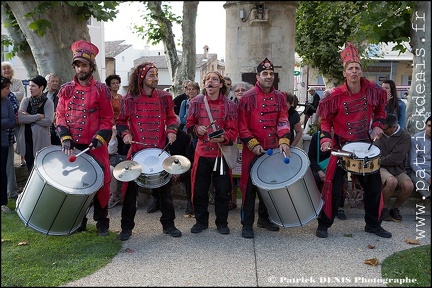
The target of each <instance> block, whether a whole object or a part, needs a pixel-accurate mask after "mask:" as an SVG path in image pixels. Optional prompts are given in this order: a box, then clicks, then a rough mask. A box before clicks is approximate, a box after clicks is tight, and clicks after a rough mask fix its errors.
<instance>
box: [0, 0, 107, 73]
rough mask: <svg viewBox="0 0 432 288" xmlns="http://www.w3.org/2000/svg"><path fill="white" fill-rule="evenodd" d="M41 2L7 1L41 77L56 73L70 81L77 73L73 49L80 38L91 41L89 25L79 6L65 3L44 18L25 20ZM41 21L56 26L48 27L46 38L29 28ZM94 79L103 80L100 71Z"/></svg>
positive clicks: (52, 9)
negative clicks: (79, 10) (81, 18)
mask: <svg viewBox="0 0 432 288" xmlns="http://www.w3.org/2000/svg"><path fill="white" fill-rule="evenodd" d="M40 3H41V2H29V1H18V2H12V1H7V4H8V5H9V7H10V9H11V11H12V13H13V14H14V16H15V19H16V20H17V23H18V25H19V27H20V29H21V31H22V32H23V34H24V36H25V38H26V39H27V42H28V45H29V47H30V49H31V51H32V54H33V57H34V59H35V62H36V65H37V67H38V74H40V75H42V76H45V75H46V74H48V73H56V74H57V75H59V76H60V78H61V80H62V81H70V80H72V79H73V76H74V74H75V73H74V70H73V69H72V68H71V60H72V51H71V49H70V46H71V45H72V43H73V42H75V41H77V40H80V39H82V40H88V41H90V34H89V31H88V27H87V22H86V21H85V20H79V18H78V17H77V12H78V8H77V7H72V6H69V5H66V4H64V3H63V2H61V4H60V5H57V6H55V7H53V8H51V9H49V10H48V11H46V12H45V13H43V14H41V15H35V16H32V17H25V15H26V14H27V13H29V12H35V11H37V9H36V8H37V7H38V5H39V4H40ZM40 19H46V20H48V21H50V22H51V23H52V28H47V31H46V33H45V35H44V36H42V37H40V36H39V35H38V34H36V32H34V31H33V30H31V29H30V28H29V25H30V23H32V22H34V21H36V20H40ZM22 60H23V59H22ZM23 62H24V61H23ZM94 76H95V78H96V79H99V73H98V72H97V70H96V71H95V74H94Z"/></svg>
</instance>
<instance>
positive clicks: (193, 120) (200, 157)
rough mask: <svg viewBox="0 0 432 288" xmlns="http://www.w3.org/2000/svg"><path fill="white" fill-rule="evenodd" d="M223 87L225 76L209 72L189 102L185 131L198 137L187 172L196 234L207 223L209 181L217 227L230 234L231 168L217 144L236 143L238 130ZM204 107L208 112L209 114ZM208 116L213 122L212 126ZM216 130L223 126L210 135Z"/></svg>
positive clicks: (232, 107)
mask: <svg viewBox="0 0 432 288" xmlns="http://www.w3.org/2000/svg"><path fill="white" fill-rule="evenodd" d="M227 89H228V88H227V86H226V84H225V79H224V78H223V76H222V75H221V74H220V73H219V72H216V71H215V72H209V73H207V74H206V76H205V77H204V95H198V96H196V97H195V98H193V99H192V100H191V101H190V104H189V116H188V118H187V120H186V129H187V132H188V133H189V134H191V135H193V136H194V138H196V139H198V144H197V146H196V148H195V158H194V163H193V167H192V172H191V173H192V174H191V182H192V204H193V206H194V210H195V219H196V223H195V224H194V225H193V226H192V228H191V232H192V233H200V232H202V231H203V230H204V229H207V228H208V226H209V212H208V205H209V196H208V191H209V187H210V183H211V182H213V185H214V187H215V189H216V194H215V214H216V220H215V224H216V227H217V230H218V232H219V233H221V234H225V235H226V234H229V233H230V230H229V228H228V212H229V201H230V192H231V189H232V182H231V173H232V171H231V170H230V169H229V167H228V165H227V163H226V161H225V160H223V159H224V158H223V157H222V152H221V150H220V148H219V145H220V146H222V145H226V146H231V145H236V139H237V136H238V130H237V121H236V120H237V107H236V104H235V103H234V102H233V101H231V100H229V99H228V97H225V96H224V94H225V93H226V91H227ZM206 103H207V104H206ZM207 105H208V106H207ZM207 110H209V112H210V113H211V117H210V116H209V113H208V111H207ZM210 118H212V119H213V121H214V123H213V125H212V123H211V120H210ZM220 129H224V132H223V134H221V135H219V136H217V137H211V133H212V132H215V131H218V130H220ZM221 166H222V167H221Z"/></svg>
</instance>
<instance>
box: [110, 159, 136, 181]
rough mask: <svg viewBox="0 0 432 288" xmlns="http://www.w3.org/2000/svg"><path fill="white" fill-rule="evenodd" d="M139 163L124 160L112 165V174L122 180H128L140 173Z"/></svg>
mask: <svg viewBox="0 0 432 288" xmlns="http://www.w3.org/2000/svg"><path fill="white" fill-rule="evenodd" d="M141 172H142V168H141V165H140V164H139V163H138V162H136V161H132V160H125V161H122V162H120V163H119V164H117V165H116V166H115V167H114V170H113V176H114V177H115V178H116V179H117V180H119V181H122V182H129V181H132V180H135V179H136V178H138V176H140V175H141Z"/></svg>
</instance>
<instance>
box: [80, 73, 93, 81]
mask: <svg viewBox="0 0 432 288" xmlns="http://www.w3.org/2000/svg"><path fill="white" fill-rule="evenodd" d="M92 73H93V71H90V72H88V73H77V74H76V76H77V78H78V80H80V81H87V80H88V79H89V78H90V76H91V75H92Z"/></svg>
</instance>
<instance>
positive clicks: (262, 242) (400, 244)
mask: <svg viewBox="0 0 432 288" xmlns="http://www.w3.org/2000/svg"><path fill="white" fill-rule="evenodd" d="M142 197H143V196H142ZM141 203H142V204H140V205H139V209H138V212H137V215H136V222H137V226H136V228H135V229H134V230H133V236H132V237H131V239H130V240H129V241H125V242H124V243H123V247H122V249H121V251H120V253H119V254H118V255H117V256H115V257H114V258H113V260H112V262H111V263H109V264H108V265H107V266H106V267H104V268H102V269H100V270H99V271H97V272H95V273H93V274H92V275H89V276H87V277H84V278H83V279H80V280H77V281H74V282H71V283H69V284H67V285H66V286H69V287H73V286H75V287H76V286H255V287H258V286H311V287H312V286H314V287H315V286H349V287H350V286H375V287H376V286H382V287H385V286H386V285H385V284H384V283H383V279H381V265H378V266H375V267H374V266H370V265H366V264H364V262H365V260H367V259H371V258H377V259H378V260H379V261H380V262H381V261H383V260H384V259H385V258H386V257H388V256H389V255H391V254H393V253H395V252H397V251H401V250H405V249H409V248H413V247H415V246H416V245H410V244H407V243H406V242H405V241H406V240H407V239H409V238H412V239H419V241H420V245H426V244H430V243H431V237H430V235H431V233H430V232H431V231H430V224H431V221H430V220H431V219H430V215H431V214H430V200H427V201H422V200H419V199H410V200H409V202H408V203H407V205H406V207H405V208H404V209H403V210H402V211H401V212H402V215H403V217H404V219H403V221H402V222H399V223H396V222H384V223H383V227H385V229H387V230H388V231H390V232H392V233H393V237H392V238H391V239H384V238H380V237H378V236H376V235H374V234H369V233H366V232H364V230H363V229H364V220H363V216H364V211H363V209H362V208H347V209H346V214H347V217H348V219H347V220H345V221H341V220H336V221H335V223H334V225H333V226H332V227H331V228H330V229H329V237H328V238H326V239H321V238H317V237H316V236H315V230H316V227H317V220H316V219H313V220H312V221H311V222H309V223H308V224H306V225H305V226H303V227H296V228H282V229H281V230H280V231H279V232H270V231H266V230H264V229H262V228H255V238H254V239H244V238H242V237H241V224H240V221H239V220H240V209H239V208H237V209H235V210H232V211H231V212H230V216H229V227H230V228H231V234H230V235H221V234H219V233H218V232H217V230H216V227H215V225H214V206H210V227H209V229H207V230H204V231H203V232H202V233H200V234H192V233H191V232H190V228H191V227H192V225H193V224H194V222H195V220H194V218H184V217H183V212H184V208H183V207H181V208H180V206H183V205H182V203H177V206H179V208H178V209H177V210H176V212H177V219H176V226H177V227H178V228H179V229H180V230H181V231H182V232H183V236H182V237H181V238H172V237H170V236H168V235H165V234H162V227H161V225H160V223H159V217H160V212H157V213H154V214H147V213H146V209H147V207H148V204H149V203H148V201H147V202H142V201H141ZM417 205H418V206H417ZM416 206H417V208H416ZM420 206H422V207H424V208H421V207H420ZM120 211H121V206H117V207H114V208H113V209H111V210H110V218H111V228H110V230H112V231H116V232H119V230H120ZM347 234H351V235H347ZM348 236H349V237H348ZM368 245H373V246H375V248H374V249H369V248H368ZM396 280H397V279H396ZM414 280H415V279H414ZM405 281H407V279H405Z"/></svg>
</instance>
